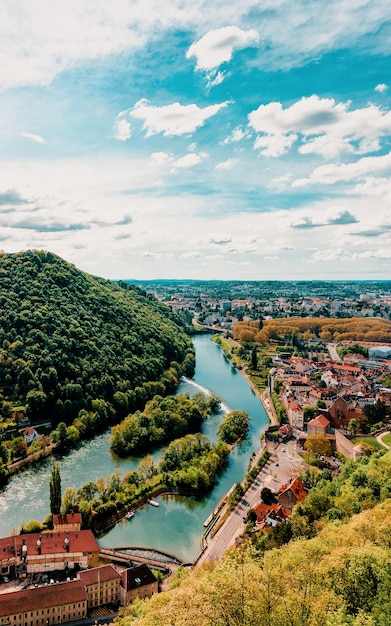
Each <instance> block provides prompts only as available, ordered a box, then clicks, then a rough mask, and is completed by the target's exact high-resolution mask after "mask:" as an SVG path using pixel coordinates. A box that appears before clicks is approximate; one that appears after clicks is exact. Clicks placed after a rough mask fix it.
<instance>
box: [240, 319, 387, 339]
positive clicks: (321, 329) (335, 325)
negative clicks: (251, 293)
mask: <svg viewBox="0 0 391 626" xmlns="http://www.w3.org/2000/svg"><path fill="white" fill-rule="evenodd" d="M259 326H260V324H259V320H255V321H253V322H237V323H236V324H234V326H233V327H232V334H233V336H234V338H235V339H237V340H238V341H240V342H242V343H249V342H256V343H261V344H266V343H269V342H270V340H275V341H286V340H288V341H289V342H290V343H291V344H292V338H293V344H294V343H295V341H296V343H297V342H299V343H300V340H304V341H309V340H316V339H320V340H322V341H324V342H327V341H335V342H339V341H379V342H381V341H384V342H390V341H391V323H390V321H389V320H385V319H378V318H376V319H375V318H371V319H368V318H356V317H354V318H340V319H336V318H332V319H329V318H292V317H289V318H276V319H272V320H265V321H263V322H262V327H261V329H260V328H259Z"/></svg>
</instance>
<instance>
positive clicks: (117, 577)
mask: <svg viewBox="0 0 391 626" xmlns="http://www.w3.org/2000/svg"><path fill="white" fill-rule="evenodd" d="M78 578H79V579H80V580H81V581H82V582H83V584H84V586H85V589H86V593H87V606H88V610H90V609H93V608H95V607H97V606H102V605H105V604H113V605H115V606H117V605H118V604H119V602H120V595H121V580H122V579H121V574H120V573H119V572H117V570H116V569H115V567H114V566H113V565H103V566H102V567H94V568H93V569H87V570H84V571H83V572H79V574H78Z"/></svg>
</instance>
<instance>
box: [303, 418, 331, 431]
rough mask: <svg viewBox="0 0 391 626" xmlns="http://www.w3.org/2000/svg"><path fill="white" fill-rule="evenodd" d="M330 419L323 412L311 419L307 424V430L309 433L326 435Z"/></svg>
mask: <svg viewBox="0 0 391 626" xmlns="http://www.w3.org/2000/svg"><path fill="white" fill-rule="evenodd" d="M329 429H330V421H329V420H328V419H327V417H326V416H325V415H322V414H321V413H320V414H319V415H317V416H316V417H314V419H312V420H310V421H309V422H308V424H307V432H308V434H309V435H325V434H326V433H327V432H329Z"/></svg>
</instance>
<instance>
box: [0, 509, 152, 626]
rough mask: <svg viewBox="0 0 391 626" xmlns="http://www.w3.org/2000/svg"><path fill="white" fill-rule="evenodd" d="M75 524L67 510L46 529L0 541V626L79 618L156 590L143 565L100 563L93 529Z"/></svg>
mask: <svg viewBox="0 0 391 626" xmlns="http://www.w3.org/2000/svg"><path fill="white" fill-rule="evenodd" d="M80 527H81V515H80V513H77V512H73V513H69V514H67V515H58V516H57V515H55V516H54V529H53V531H51V532H45V533H32V534H25V535H13V536H11V537H5V538H2V539H0V571H1V581H2V584H1V585H0V623H1V624H2V626H3V625H5V626H52V625H54V624H62V623H64V622H70V621H75V620H83V619H85V618H87V616H89V615H91V612H92V611H93V610H95V609H97V607H111V608H112V609H115V608H117V607H118V606H126V605H127V604H128V603H129V602H132V601H133V600H134V599H135V598H141V599H143V598H147V597H151V596H152V595H153V594H154V593H157V592H158V581H157V579H156V578H155V576H154V574H153V573H152V571H151V570H150V568H149V567H148V565H146V564H140V565H135V566H134V567H131V568H129V567H128V568H124V569H122V570H119V569H117V568H116V567H114V565H113V564H111V563H110V564H102V560H101V558H100V555H99V545H98V542H97V541H96V539H95V537H94V535H93V533H92V532H91V531H90V530H81V529H80ZM15 580H17V581H18V584H17V585H15V584H14V582H13V581H15ZM23 581H25V583H24V584H23Z"/></svg>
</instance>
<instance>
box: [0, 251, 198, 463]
mask: <svg viewBox="0 0 391 626" xmlns="http://www.w3.org/2000/svg"><path fill="white" fill-rule="evenodd" d="M194 364H195V356H194V349H193V346H192V343H191V340H190V339H189V337H188V336H187V335H186V334H185V333H184V331H183V328H181V326H180V325H179V323H178V321H177V319H176V317H175V315H174V314H172V313H171V312H170V310H169V309H168V308H167V307H166V306H165V305H163V304H162V303H160V302H158V301H157V300H156V299H155V298H154V297H153V296H151V295H148V296H147V295H146V294H145V292H143V291H142V290H140V289H139V288H137V287H133V286H132V285H129V284H127V283H122V282H120V283H115V282H112V281H108V280H104V279H102V278H98V277H95V276H92V275H89V274H86V273H85V272H82V271H80V270H78V269H77V268H76V267H75V266H73V265H71V264H70V263H67V262H66V261H64V260H63V259H61V258H59V257H57V256H56V255H54V254H51V253H49V252H44V251H29V252H23V253H17V254H2V255H0V422H1V424H0V425H1V427H2V428H1V432H2V435H3V436H4V437H5V438H7V437H6V433H7V432H8V433H9V432H10V431H11V432H12V430H14V433H15V428H17V427H18V426H21V425H22V424H18V422H17V420H18V417H19V416H22V418H26V416H27V417H28V419H29V421H30V422H31V423H33V424H34V423H37V422H43V421H46V422H49V423H51V425H52V427H55V426H58V425H59V424H60V430H59V432H57V433H56V435H55V436H54V441H57V443H58V444H59V445H60V447H61V446H62V447H64V448H66V447H67V446H68V447H69V445H71V444H72V443H74V442H75V441H77V440H78V439H79V438H81V439H82V438H85V437H88V436H91V435H92V434H93V433H94V432H97V431H99V430H102V429H103V428H105V427H107V425H109V424H113V423H115V422H117V421H120V420H121V419H123V418H124V417H125V416H126V415H127V414H128V413H129V412H131V411H134V410H136V409H137V408H142V407H143V406H144V405H145V402H146V401H147V400H148V399H150V398H152V397H153V396H154V395H155V394H157V393H158V394H161V395H165V394H167V393H170V392H172V391H173V390H174V389H175V388H176V385H177V383H178V379H179V377H180V376H181V375H182V374H188V375H192V373H193V371H194ZM12 420H14V421H13V422H12ZM64 426H65V428H66V429H67V430H64ZM14 436H15V434H14ZM8 438H9V437H8ZM3 452H4V450H3Z"/></svg>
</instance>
